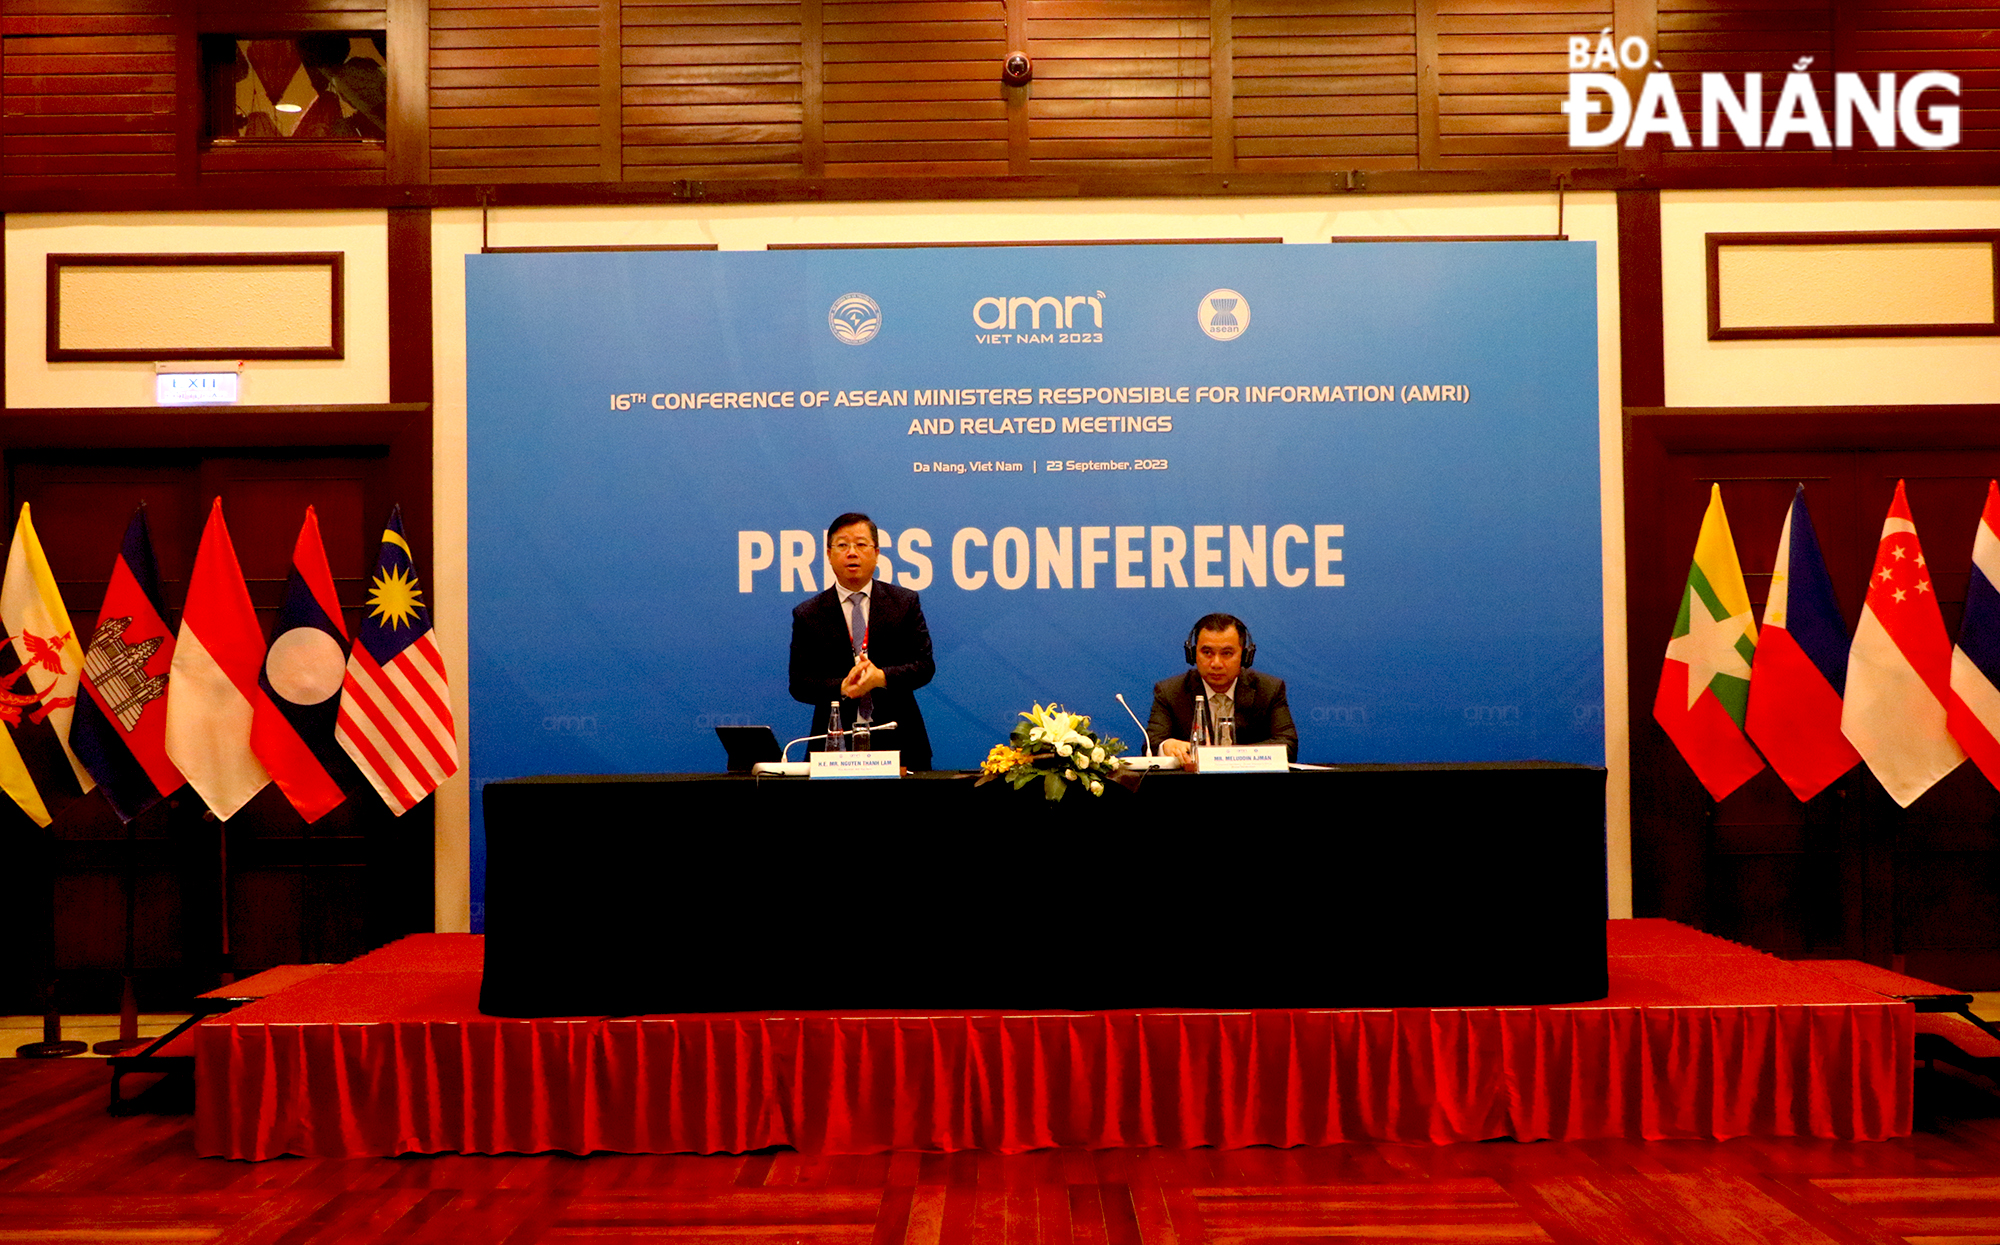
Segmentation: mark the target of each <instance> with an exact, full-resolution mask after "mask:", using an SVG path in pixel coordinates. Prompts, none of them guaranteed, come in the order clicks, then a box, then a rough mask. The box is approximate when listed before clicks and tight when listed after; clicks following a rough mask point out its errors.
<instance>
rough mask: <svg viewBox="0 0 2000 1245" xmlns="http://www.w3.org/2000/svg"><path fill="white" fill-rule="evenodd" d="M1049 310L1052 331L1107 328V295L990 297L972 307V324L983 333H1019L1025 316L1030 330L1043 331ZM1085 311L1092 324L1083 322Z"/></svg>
mask: <svg viewBox="0 0 2000 1245" xmlns="http://www.w3.org/2000/svg"><path fill="white" fill-rule="evenodd" d="M1044 307H1046V308H1048V311H1049V324H1048V327H1049V328H1052V329H1080V328H1086V327H1087V328H1097V329H1101V328H1103V327H1104V291H1103V290H1099V291H1097V293H1096V294H1095V295H1090V294H1071V295H1069V296H1067V297H1065V298H1057V297H1056V296H1054V295H1053V294H1044V295H1043V296H1042V297H1040V298H1030V297H1028V296H1026V295H1019V296H1016V297H1014V298H997V297H994V296H991V295H989V296H987V297H985V298H982V299H980V300H979V301H978V302H976V303H974V304H972V322H973V323H974V324H976V325H978V326H979V327H980V328H983V329H1018V328H1020V327H1021V313H1022V312H1023V311H1025V312H1027V313H1028V327H1029V328H1031V329H1039V328H1041V327H1043V325H1042V308H1044ZM1085 309H1088V310H1089V311H1090V323H1089V324H1088V325H1086V324H1084V322H1083V313H1084V311H1085Z"/></svg>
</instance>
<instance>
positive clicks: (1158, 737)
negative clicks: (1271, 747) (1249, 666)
mask: <svg viewBox="0 0 2000 1245" xmlns="http://www.w3.org/2000/svg"><path fill="white" fill-rule="evenodd" d="M1200 687H1201V675H1200V674H1198V673H1197V672H1195V671H1193V670H1188V671H1185V672H1183V673H1181V674H1178V675H1175V676H1174V677H1173V678H1171V679H1161V680H1160V681H1159V682H1158V683H1155V684H1153V716H1152V721H1150V722H1149V723H1147V725H1146V735H1147V737H1148V738H1149V739H1151V740H1152V741H1153V748H1154V750H1155V751H1158V750H1159V746H1160V743H1161V741H1163V740H1167V739H1189V738H1192V737H1193V732H1194V715H1195V695H1196V692H1197V691H1198V690H1199V689H1200ZM1236 742H1237V743H1239V744H1262V743H1275V742H1282V743H1283V744H1284V745H1285V752H1286V755H1287V756H1288V757H1289V759H1291V760H1294V761H1296V760H1298V759H1299V728H1298V727H1297V726H1296V725H1295V724H1294V723H1293V722H1292V706H1291V702H1290V701H1288V700H1286V699H1285V681H1284V680H1283V679H1274V678H1272V677H1271V676H1270V675H1268V674H1265V673H1263V672H1262V671H1260V670H1245V671H1244V672H1243V673H1241V674H1240V675H1238V676H1237V677H1236Z"/></svg>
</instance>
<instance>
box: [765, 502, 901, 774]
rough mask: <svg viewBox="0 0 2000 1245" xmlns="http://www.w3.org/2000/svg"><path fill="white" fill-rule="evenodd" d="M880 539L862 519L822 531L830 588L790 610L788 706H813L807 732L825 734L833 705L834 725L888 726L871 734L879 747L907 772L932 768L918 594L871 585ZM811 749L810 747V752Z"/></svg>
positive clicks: (848, 518)
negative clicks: (922, 693)
mask: <svg viewBox="0 0 2000 1245" xmlns="http://www.w3.org/2000/svg"><path fill="white" fill-rule="evenodd" d="M879 540H880V536H879V534H878V533H877V531H876V529H875V522H874V520H872V519H870V518H869V517H868V516H867V515H865V514H844V515H841V516H840V517H839V518H837V519H835V520H834V521H833V522H832V523H831V524H830V525H828V527H827V529H826V557H827V561H828V562H829V563H831V564H832V566H833V578H834V582H833V585H832V586H831V587H829V588H828V589H827V590H826V591H825V592H822V593H820V594H819V595H818V596H816V597H813V598H812V599H811V600H809V601H806V602H805V603H804V604H802V605H800V606H799V607H798V608H797V609H794V610H793V611H792V663H791V683H792V699H793V700H797V701H803V702H804V703H806V704H809V705H811V706H812V707H813V720H812V733H813V734H815V735H818V734H821V733H823V732H824V731H825V730H826V720H827V706H829V705H830V704H832V703H833V701H834V700H835V699H836V698H838V699H839V701H840V702H841V703H840V720H841V722H842V724H844V725H845V726H847V727H848V728H849V729H850V730H851V729H853V727H854V724H855V723H856V722H857V721H860V720H862V719H866V720H868V721H871V722H894V723H896V729H895V730H894V731H892V732H889V733H888V734H886V735H884V734H877V735H875V737H874V744H875V746H876V747H878V748H896V749H898V750H900V751H901V752H902V754H903V756H902V763H903V765H904V766H905V767H906V768H909V769H912V770H927V769H929V768H930V767H931V737H930V734H929V733H928V732H926V731H925V730H924V715H923V711H922V710H920V709H918V708H917V698H916V695H915V693H916V690H917V689H918V688H920V687H922V686H923V685H924V684H926V683H928V682H930V681H931V676H932V675H934V674H936V673H937V663H936V662H934V661H932V660H931V632H930V628H929V627H928V626H926V625H925V624H924V607H923V606H922V605H921V604H920V603H919V602H918V600H917V594H916V593H914V592H911V591H910V590H909V589H907V588H898V587H897V586H896V585H894V584H892V583H890V582H889V581H888V580H887V579H886V578H884V579H880V580H878V579H876V578H875V563H876V561H877V559H878V558H879V557H880V549H879V548H878V542H879ZM811 748H812V749H813V750H817V749H818V748H819V745H818V744H817V743H815V744H813V745H811Z"/></svg>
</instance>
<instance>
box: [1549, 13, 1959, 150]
mask: <svg viewBox="0 0 2000 1245" xmlns="http://www.w3.org/2000/svg"><path fill="white" fill-rule="evenodd" d="M1812 62H1813V58H1812V57H1810V56H1802V57H1800V58H1799V59H1798V60H1796V61H1794V62H1793V63H1792V65H1791V71H1790V72H1789V73H1787V74H1785V75H1784V85H1783V86H1782V87H1781V88H1780V89H1779V91H1778V100H1777V104H1776V106H1775V107H1774V108H1773V109H1772V110H1771V118H1770V124H1769V125H1768V126H1767V125H1766V124H1765V121H1764V75H1763V74H1761V73H1746V74H1744V75H1743V76H1742V84H1743V85H1742V90H1741V91H1738V90H1737V89H1736V88H1734V87H1732V86H1731V85H1730V83H1729V80H1728V79H1727V78H1726V77H1724V76H1723V75H1722V74H1719V73H1705V74H1702V75H1701V117H1700V122H1699V124H1700V126H1701V146H1703V147H1705V148H1714V147H1716V146H1719V145H1720V143H1721V141H1722V126H1723V123H1724V121H1725V120H1726V121H1727V123H1728V125H1729V128H1730V129H1731V130H1733V131H1735V133H1736V138H1737V141H1738V142H1740V143H1741V144H1742V145H1743V146H1744V147H1746V148H1759V147H1761V148H1766V149H1768V148H1774V147H1783V146H1784V145H1785V140H1786V139H1788V138H1790V137H1792V136H1793V135H1795V134H1796V135H1798V136H1799V137H1801V138H1803V139H1805V140H1807V141H1808V142H1810V143H1811V144H1812V145H1813V146H1814V147H1819V148H1834V147H1839V148H1847V147H1852V146H1853V145H1854V137H1855V134H1854V131H1855V122H1856V121H1859V122H1860V123H1861V127H1862V128H1864V129H1866V130H1867V131H1868V137H1869V139H1870V140H1871V141H1872V142H1873V143H1874V144H1875V146H1876V147H1878V148H1888V147H1894V146H1895V145H1896V139H1897V131H1898V130H1899V129H1900V130H1901V133H1902V137H1903V138H1905V139H1907V140H1909V142H1910V143H1911V145H1912V146H1916V147H1921V148H1925V149H1927V150H1933V151H1935V150H1938V149H1940V148H1945V147H1956V146H1958V139H1959V110H1958V105H1957V104H1942V103H1926V102H1925V99H1924V96H1925V95H1926V93H1928V92H1936V93H1937V94H1939V95H1944V96H1950V97H1952V98H1954V99H1956V98H1957V97H1958V75H1957V74H1952V73H1943V72H1940V71H1937V70H1927V71H1925V72H1923V73H1918V74H1912V75H1911V76H1910V78H1909V80H1908V81H1906V82H1904V83H1903V84H1902V86H1901V87H1900V88H1899V87H1898V86H1897V84H1896V75H1895V74H1893V73H1878V74H1876V75H1874V78H1875V81H1874V82H1873V83H1872V84H1870V83H1869V82H1868V81H1867V79H1866V78H1865V77H1864V76H1863V75H1861V74H1858V73H1837V74H1834V75H1833V125H1832V128H1831V129H1830V130H1829V128H1828V126H1827V116H1826V112H1825V110H1824V109H1823V108H1822V107H1821V106H1820V100H1819V92H1818V89H1817V88H1816V87H1815V85H1814V83H1813V80H1812V75H1811V74H1810V73H1808V72H1807V71H1808V70H1810V69H1811V68H1812ZM1649 64H1650V65H1651V66H1652V67H1653V68H1654V69H1655V70H1660V71H1664V70H1665V66H1664V65H1662V64H1660V62H1659V61H1657V60H1654V59H1653V53H1652V49H1651V48H1650V47H1648V46H1647V44H1646V41H1645V40H1644V39H1641V38H1640V37H1639V36H1637V35H1633V36H1631V37H1629V38H1627V39H1625V40H1624V41H1623V42H1621V43H1618V44H1616V45H1615V46H1614V45H1613V43H1612V39H1611V28H1610V27H1608V26H1607V27H1605V28H1604V30H1603V32H1602V33H1600V34H1599V35H1598V37H1597V42H1596V44H1595V45H1593V44H1592V43H1591V41H1590V38H1589V37H1588V36H1586V35H1572V36H1571V37H1570V41H1569V67H1570V69H1571V70H1573V71H1574V70H1596V71H1614V72H1592V73H1577V72H1572V73H1571V74H1570V75H1569V98H1568V99H1566V100H1564V101H1563V103H1562V111H1563V112H1565V113H1567V114H1568V116H1569V145H1570V146H1571V147H1610V146H1613V145H1615V144H1617V143H1618V142H1619V141H1620V140H1623V141H1624V144H1625V146H1627V147H1642V146H1644V145H1645V142H1646V139H1647V138H1648V137H1650V136H1652V135H1654V134H1660V135H1664V136H1665V137H1666V139H1667V141H1668V142H1669V143H1672V144H1673V145H1674V146H1675V147H1692V146H1694V145H1695V139H1694V134H1693V133H1692V132H1691V130H1690V128H1689V125H1688V120H1689V119H1688V117H1687V116H1685V115H1684V114H1683V113H1682V112H1681V103H1680V99H1679V94H1678V88H1677V86H1676V84H1675V82H1674V79H1673V75H1672V74H1669V73H1666V72H1656V73H1648V74H1647V75H1646V79H1645V85H1644V86H1643V87H1641V88H1640V91H1639V98H1638V100H1637V101H1636V102H1635V101H1634V100H1633V98H1632V95H1631V92H1630V91H1629V90H1628V89H1627V88H1626V86H1625V83H1624V82H1622V81H1620V80H1619V79H1618V77H1617V76H1616V74H1615V71H1616V70H1618V69H1621V68H1622V69H1626V70H1636V69H1644V68H1646V66H1647V65H1649ZM1607 105H1608V110H1607ZM1592 117H1603V119H1604V123H1603V124H1602V125H1598V126H1593V125H1592V123H1591V118H1592Z"/></svg>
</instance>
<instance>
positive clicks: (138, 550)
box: [69, 502, 184, 821]
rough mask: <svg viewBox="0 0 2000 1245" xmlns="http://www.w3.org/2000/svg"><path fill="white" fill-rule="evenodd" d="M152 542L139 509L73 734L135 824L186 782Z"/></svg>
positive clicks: (87, 655)
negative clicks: (170, 697)
mask: <svg viewBox="0 0 2000 1245" xmlns="http://www.w3.org/2000/svg"><path fill="white" fill-rule="evenodd" d="M166 613H167V609H166V602H165V601H164V599H163V598H162V597H161V596H160V568H159V564H158V563H157V562H155V561H154V559H153V535H152V530H151V528H150V527H149V526H148V524H147V522H146V506H145V503H143V502H142V503H140V505H139V508H138V509H137V510H135V511H133V512H132V521H131V522H130V523H128V524H126V525H125V540H124V543H123V544H122V545H121V546H120V547H119V550H118V557H117V558H116V559H115V560H114V561H113V562H112V563H111V582H110V584H109V586H107V587H106V588H105V590H104V604H103V605H102V606H100V607H99V608H98V611H97V630H96V631H95V633H93V634H92V635H91V637H90V647H89V648H88V649H86V650H85V652H84V655H83V688H84V691H85V693H86V694H85V695H84V696H81V697H79V698H78V699H77V702H76V716H75V717H74V718H73V719H71V721H70V727H69V740H70V746H71V747H72V748H74V749H75V750H76V755H77V757H78V758H79V759H80V760H82V762H83V763H84V765H85V767H86V768H88V769H89V770H90V772H91V775H92V776H93V777H95V778H96V779H97V789H98V790H99V791H101V792H103V793H104V797H105V799H106V800H108V801H110V803H111V808H112V811H114V812H116V813H117V814H118V816H119V818H120V820H123V821H130V820H132V819H133V818H134V817H137V816H138V815H139V814H140V813H143V812H145V811H146V810H147V809H148V808H150V807H151V806H153V805H154V804H156V803H158V802H159V801H160V799H161V797H163V796H167V795H171V794H173V792H174V791H175V790H176V789H178V788H179V787H180V785H181V783H182V782H183V781H184V780H183V779H182V778H181V772H180V770H178V769H176V768H174V763H173V761H172V760H171V759H170V758H169V757H168V756H167V674H168V671H169V670H170V669H171V668H172V666H173V660H174V633H173V632H172V631H169V630H168V629H167V623H166Z"/></svg>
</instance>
